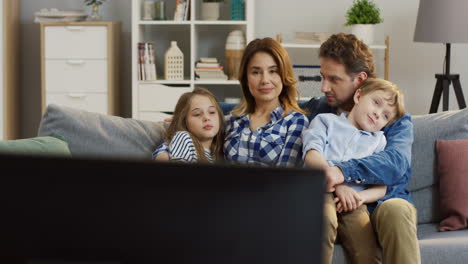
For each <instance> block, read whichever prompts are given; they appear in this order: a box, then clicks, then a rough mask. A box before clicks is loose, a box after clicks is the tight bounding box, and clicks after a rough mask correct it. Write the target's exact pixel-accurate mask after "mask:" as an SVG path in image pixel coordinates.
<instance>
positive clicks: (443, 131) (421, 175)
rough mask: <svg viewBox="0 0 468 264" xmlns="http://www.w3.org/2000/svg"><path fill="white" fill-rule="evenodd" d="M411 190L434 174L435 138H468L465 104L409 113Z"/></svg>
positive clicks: (424, 184)
mask: <svg viewBox="0 0 468 264" xmlns="http://www.w3.org/2000/svg"><path fill="white" fill-rule="evenodd" d="M412 118H413V128H414V142H413V149H412V155H411V156H412V159H411V169H412V176H411V180H410V182H409V189H410V190H411V191H414V190H419V189H422V188H425V187H428V186H431V185H432V184H434V183H435V182H437V181H438V180H437V179H436V177H435V170H434V168H435V167H434V166H435V162H436V159H435V141H436V140H437V139H468V108H466V109H462V110H454V111H446V112H441V113H436V114H430V115H419V116H413V117H412Z"/></svg>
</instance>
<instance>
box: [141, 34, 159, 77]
mask: <svg viewBox="0 0 468 264" xmlns="http://www.w3.org/2000/svg"><path fill="white" fill-rule="evenodd" d="M138 80H140V81H155V80H157V77H156V64H155V63H154V44H153V43H152V42H140V43H138Z"/></svg>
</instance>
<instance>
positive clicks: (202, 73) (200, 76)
mask: <svg viewBox="0 0 468 264" xmlns="http://www.w3.org/2000/svg"><path fill="white" fill-rule="evenodd" d="M195 77H196V79H197V80H227V79H228V77H227V75H226V74H224V71H223V66H221V65H219V63H218V60H217V59H216V58H201V59H200V61H198V62H197V63H196V64H195Z"/></svg>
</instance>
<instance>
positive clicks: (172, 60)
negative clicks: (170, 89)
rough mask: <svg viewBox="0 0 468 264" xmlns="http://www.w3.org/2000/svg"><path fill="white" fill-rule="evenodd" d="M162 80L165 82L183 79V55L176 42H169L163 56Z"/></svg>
mask: <svg viewBox="0 0 468 264" xmlns="http://www.w3.org/2000/svg"><path fill="white" fill-rule="evenodd" d="M164 78H165V79H166V80H183V79H184V54H183V53H182V51H181V50H180V49H179V47H178V46H177V41H171V46H170V47H169V49H168V50H167V51H166V54H165V56H164Z"/></svg>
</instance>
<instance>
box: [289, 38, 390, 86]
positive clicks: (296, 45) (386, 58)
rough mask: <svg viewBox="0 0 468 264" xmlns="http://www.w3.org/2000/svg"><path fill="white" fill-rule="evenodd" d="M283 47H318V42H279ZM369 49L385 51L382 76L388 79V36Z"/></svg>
mask: <svg viewBox="0 0 468 264" xmlns="http://www.w3.org/2000/svg"><path fill="white" fill-rule="evenodd" d="M281 45H283V47H284V48H286V49H320V44H297V43H286V42H285V43H281ZM369 48H370V49H371V50H383V51H385V55H384V78H385V80H388V71H389V69H388V67H389V59H390V53H389V49H390V37H389V36H387V37H386V38H385V44H384V45H369Z"/></svg>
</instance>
